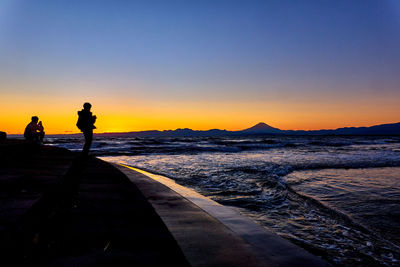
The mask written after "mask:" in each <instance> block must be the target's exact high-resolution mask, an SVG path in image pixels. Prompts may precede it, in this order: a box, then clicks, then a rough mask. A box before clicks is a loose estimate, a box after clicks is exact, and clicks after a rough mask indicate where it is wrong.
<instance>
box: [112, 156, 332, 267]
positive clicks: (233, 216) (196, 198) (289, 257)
mask: <svg viewBox="0 0 400 267" xmlns="http://www.w3.org/2000/svg"><path fill="white" fill-rule="evenodd" d="M113 165H114V166H117V167H118V168H119V169H120V170H121V171H122V172H124V173H125V174H126V175H127V176H128V177H129V178H130V180H131V181H132V182H133V183H135V184H136V185H137V186H138V187H139V189H141V191H142V192H143V193H144V195H145V196H146V197H147V198H148V199H149V201H150V203H151V204H152V205H153V207H155V209H156V211H157V213H159V215H160V216H161V218H162V219H163V220H164V222H166V225H167V227H168V228H169V229H170V231H171V233H172V234H173V235H174V237H175V238H176V240H177V241H178V244H180V246H181V248H182V250H183V252H184V253H185V252H187V256H188V259H189V261H190V259H191V258H194V259H193V261H196V260H197V258H196V255H191V251H190V248H189V249H187V248H185V247H190V246H191V244H187V243H188V240H187V239H190V237H184V238H182V237H180V233H179V231H182V230H184V229H182V226H180V225H179V226H178V227H177V226H176V225H175V224H174V223H168V221H170V220H173V221H174V220H175V219H174V218H171V217H173V216H174V215H173V214H171V213H174V212H176V213H179V211H175V210H173V209H170V208H169V207H168V208H167V209H168V211H167V212H166V211H165V207H164V205H160V204H159V203H158V201H155V200H154V191H156V192H158V191H161V190H166V191H172V192H169V194H171V195H179V196H180V197H181V198H182V199H184V200H187V202H189V203H190V204H189V205H192V204H193V205H194V206H196V208H198V209H200V210H201V212H203V213H204V214H206V215H204V216H207V215H209V216H211V217H212V218H213V219H215V220H217V221H218V222H219V223H221V224H222V225H223V228H225V229H223V230H222V229H221V231H228V232H230V233H232V234H233V235H235V236H236V237H238V238H239V239H241V240H242V241H241V242H243V241H244V242H245V243H246V244H247V246H249V247H248V248H249V249H250V250H251V253H252V254H254V256H256V258H257V259H258V260H259V261H260V262H261V263H263V265H264V264H265V263H268V264H267V266H271V265H272V266H301V265H304V266H329V264H328V263H326V262H325V261H323V260H322V259H321V258H319V257H318V256H314V255H312V254H310V253H309V252H307V251H306V250H304V249H303V248H300V247H299V246H297V245H295V244H293V243H291V242H290V241H288V240H285V239H283V238H282V237H280V236H278V235H277V234H275V233H273V232H272V231H270V230H267V229H265V228H264V227H262V226H260V225H258V224H256V223H255V222H254V221H252V220H251V219H250V218H247V217H245V216H243V215H241V214H239V213H238V212H236V211H234V210H233V209H231V208H230V207H227V206H224V205H221V204H219V203H217V202H215V201H213V200H211V199H210V198H207V197H205V196H203V195H201V194H199V193H197V192H196V191H194V190H193V189H190V188H187V187H184V186H181V185H179V184H177V183H176V182H175V181H173V180H172V179H170V178H167V177H164V176H162V175H157V174H152V173H149V172H147V171H143V170H140V169H138V168H134V167H130V166H128V165H123V164H113ZM127 169H129V170H127ZM132 171H133V172H132ZM143 184H144V185H143ZM149 187H152V190H151V191H150V190H149ZM163 187H164V188H163ZM180 216H185V215H182V214H180ZM188 221H189V222H190V223H191V224H194V225H195V224H196V221H194V220H191V219H190V218H186V222H185V224H187V223H188ZM176 228H178V229H176ZM187 233H188V234H189V235H193V233H191V232H189V231H187ZM201 234H204V233H199V235H201ZM193 239H196V238H195V237H194V238H193ZM271 244H273V245H271ZM299 263H301V264H299ZM194 265H197V264H194ZM199 265H201V264H199Z"/></svg>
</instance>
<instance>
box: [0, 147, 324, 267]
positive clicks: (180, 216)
mask: <svg viewBox="0 0 400 267" xmlns="http://www.w3.org/2000/svg"><path fill="white" fill-rule="evenodd" d="M0 261H1V266H168V265H170V266H327V265H328V264H327V263H325V262H324V261H323V260H321V259H319V258H318V257H316V256H313V255H311V254H309V253H307V252H306V251H304V250H302V249H301V248H298V247H296V246H295V245H293V244H291V243H289V242H288V241H286V240H284V239H282V238H280V237H278V236H277V235H275V234H273V233H271V232H269V231H267V230H265V229H264V228H262V227H261V226H258V225H256V224H255V223H253V222H252V221H251V220H249V219H247V218H245V217H242V216H240V215H239V214H237V213H235V212H234V211H232V210H231V209H229V208H227V207H224V206H221V205H218V204H217V203H215V202H213V201H211V200H209V199H208V198H205V197H203V196H201V195H199V194H197V193H195V192H194V191H192V190H190V189H187V188H184V187H181V186H179V185H176V184H175V183H174V182H173V181H171V180H169V179H166V178H165V177H154V176H153V177H152V175H151V174H144V173H143V172H142V173H141V172H140V171H137V170H132V169H130V168H127V167H124V166H118V165H114V166H113V165H112V164H109V163H106V162H104V161H102V160H99V159H97V158H94V157H88V158H81V157H80V155H79V154H75V153H72V152H70V151H68V150H65V149H62V148H57V147H51V146H41V147H36V146H31V145H29V144H27V143H24V142H22V141H16V140H7V141H2V142H0Z"/></svg>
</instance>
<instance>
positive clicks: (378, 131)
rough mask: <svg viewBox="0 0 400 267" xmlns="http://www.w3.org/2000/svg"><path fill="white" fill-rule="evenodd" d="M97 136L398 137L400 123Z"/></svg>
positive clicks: (184, 130)
mask: <svg viewBox="0 0 400 267" xmlns="http://www.w3.org/2000/svg"><path fill="white" fill-rule="evenodd" d="M96 135H99V136H112V137H138V138H144V137H153V138H156V137H219V136H246V135H400V122H399V123H392V124H381V125H375V126H371V127H346V128H338V129H335V130H312V131H304V130H280V129H278V128H274V127H271V126H269V125H267V124H265V123H258V124H257V125H255V126H253V127H250V128H248V129H245V130H241V131H227V130H219V129H212V130H206V131H196V130H192V129H188V128H185V129H176V130H164V131H158V130H152V131H137V132H125V133H99V134H96Z"/></svg>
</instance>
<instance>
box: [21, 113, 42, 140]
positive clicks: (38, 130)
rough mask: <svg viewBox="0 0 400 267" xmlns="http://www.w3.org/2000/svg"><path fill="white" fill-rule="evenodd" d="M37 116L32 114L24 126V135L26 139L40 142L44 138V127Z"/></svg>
mask: <svg viewBox="0 0 400 267" xmlns="http://www.w3.org/2000/svg"><path fill="white" fill-rule="evenodd" d="M38 121H39V118H38V117H37V116H33V117H32V119H31V122H30V123H29V124H28V125H27V126H26V127H25V132H24V137H25V139H26V140H28V141H30V142H32V143H36V144H42V143H43V138H44V131H43V130H44V127H43V125H42V122H41V121H39V123H38Z"/></svg>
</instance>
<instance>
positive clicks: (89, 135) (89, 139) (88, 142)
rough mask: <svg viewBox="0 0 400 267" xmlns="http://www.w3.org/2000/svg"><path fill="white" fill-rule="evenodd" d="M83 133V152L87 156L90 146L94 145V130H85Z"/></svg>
mask: <svg viewBox="0 0 400 267" xmlns="http://www.w3.org/2000/svg"><path fill="white" fill-rule="evenodd" d="M83 135H84V136H85V145H84V146H83V149H82V154H83V155H85V156H87V155H89V150H90V146H91V145H92V140H93V130H91V131H84V132H83Z"/></svg>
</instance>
